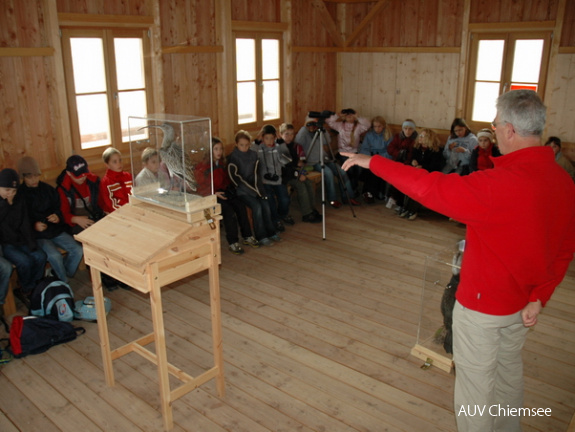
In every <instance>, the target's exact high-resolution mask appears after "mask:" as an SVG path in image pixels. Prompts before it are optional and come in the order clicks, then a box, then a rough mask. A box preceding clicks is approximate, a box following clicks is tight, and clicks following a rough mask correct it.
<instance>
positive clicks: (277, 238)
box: [270, 233, 282, 242]
mask: <svg viewBox="0 0 575 432" xmlns="http://www.w3.org/2000/svg"><path fill="white" fill-rule="evenodd" d="M270 240H272V241H274V242H281V241H282V239H281V237H280V235H279V233H275V234H274V235H273V236H270Z"/></svg>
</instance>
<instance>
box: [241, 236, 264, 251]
mask: <svg viewBox="0 0 575 432" xmlns="http://www.w3.org/2000/svg"><path fill="white" fill-rule="evenodd" d="M244 244H245V245H246V246H251V247H253V248H259V247H260V242H259V241H257V240H256V238H255V237H254V236H250V237H246V238H244Z"/></svg>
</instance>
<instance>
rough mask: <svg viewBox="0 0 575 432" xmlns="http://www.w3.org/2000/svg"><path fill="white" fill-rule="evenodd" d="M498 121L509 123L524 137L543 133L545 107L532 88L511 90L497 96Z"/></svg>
mask: <svg viewBox="0 0 575 432" xmlns="http://www.w3.org/2000/svg"><path fill="white" fill-rule="evenodd" d="M496 107H497V114H498V116H499V121H500V122H507V123H511V124H512V125H513V127H514V128H515V131H516V132H517V133H518V134H519V135H521V136H524V137H527V136H538V137H540V136H541V135H542V134H543V129H544V128H545V117H546V111H547V107H546V106H545V105H543V102H542V101H541V99H540V98H539V96H538V95H537V93H536V92H534V91H533V90H511V91H508V92H507V93H503V94H502V95H501V96H499V97H498V98H497V103H496Z"/></svg>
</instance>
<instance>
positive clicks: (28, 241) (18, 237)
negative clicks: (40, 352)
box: [0, 148, 132, 314]
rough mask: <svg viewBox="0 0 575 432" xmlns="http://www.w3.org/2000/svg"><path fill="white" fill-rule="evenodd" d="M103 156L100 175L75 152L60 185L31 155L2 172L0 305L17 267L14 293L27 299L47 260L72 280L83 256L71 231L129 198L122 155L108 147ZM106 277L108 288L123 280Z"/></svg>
mask: <svg viewBox="0 0 575 432" xmlns="http://www.w3.org/2000/svg"><path fill="white" fill-rule="evenodd" d="M102 157H103V160H104V162H105V164H106V166H107V171H106V174H105V176H104V177H103V178H102V180H100V179H99V178H98V176H96V175H95V174H93V173H91V172H90V171H89V169H88V164H87V162H86V160H85V159H84V158H83V157H81V156H78V155H73V156H70V157H69V158H68V160H67V161H66V168H65V169H64V170H63V171H62V172H61V174H60V175H59V176H58V178H57V180H56V183H57V187H56V188H54V187H53V186H51V185H49V184H48V183H45V182H43V181H41V180H40V178H41V175H42V172H41V170H40V166H39V164H38V162H37V161H36V160H35V159H34V158H33V157H31V156H25V157H23V158H21V159H20V160H19V161H18V163H17V171H16V170H14V169H11V168H6V169H3V170H2V171H0V245H1V247H2V254H1V257H0V305H2V304H4V301H5V298H6V293H7V289H8V284H9V280H10V276H11V274H12V270H13V267H15V268H16V272H17V273H18V280H19V282H20V288H19V291H17V292H16V294H17V295H19V296H20V297H21V298H23V299H26V298H27V297H28V296H29V295H30V294H31V293H32V291H33V290H34V287H35V286H36V284H37V283H38V281H39V280H40V279H42V277H44V275H45V269H46V263H49V264H50V268H51V272H52V273H53V275H54V276H55V277H57V278H58V279H59V280H61V281H64V282H68V280H69V278H70V277H72V276H73V275H74V274H75V273H76V270H77V269H78V266H79V264H80V262H81V261H82V257H83V250H82V245H81V244H80V243H79V242H77V241H76V240H75V239H74V237H73V235H74V234H77V233H79V232H81V231H82V230H84V229H86V228H88V227H89V226H91V225H92V224H94V223H95V222H97V221H98V220H99V219H101V218H102V217H104V216H105V215H106V214H108V213H111V212H113V211H114V210H116V209H117V208H119V207H120V206H122V205H124V204H126V203H127V202H128V199H129V198H128V197H129V195H130V194H131V188H132V176H131V174H130V173H128V172H126V171H124V170H123V165H122V155H121V154H120V152H119V151H118V150H117V149H114V148H108V149H106V150H105V151H104V153H103V156H102ZM62 251H64V253H62ZM103 280H104V282H105V284H106V286H107V288H108V289H115V288H117V285H120V283H119V282H118V281H114V280H113V279H111V278H108V279H106V278H105V277H103ZM124 287H125V286H124ZM2 313H3V307H0V314H2Z"/></svg>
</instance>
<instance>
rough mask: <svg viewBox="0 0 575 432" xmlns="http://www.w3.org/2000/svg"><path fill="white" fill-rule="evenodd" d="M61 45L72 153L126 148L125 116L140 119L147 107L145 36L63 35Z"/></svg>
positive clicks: (124, 33)
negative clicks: (105, 148)
mask: <svg viewBox="0 0 575 432" xmlns="http://www.w3.org/2000/svg"><path fill="white" fill-rule="evenodd" d="M62 43H63V52H64V64H65V71H66V85H67V90H68V104H69V107H70V117H71V118H70V121H71V125H72V140H73V143H74V149H75V151H77V152H78V153H80V154H84V155H86V154H87V155H90V154H96V153H101V147H103V146H109V145H112V146H114V147H116V148H120V149H121V148H127V146H123V145H122V144H123V143H126V142H127V141H128V138H129V131H128V116H131V115H134V116H145V115H147V113H148V106H151V103H150V100H149V97H150V95H149V93H150V92H148V91H147V88H148V87H149V85H148V83H147V81H146V73H145V71H146V69H148V70H149V68H148V67H147V65H146V62H145V59H146V58H149V55H146V54H145V53H147V52H149V47H148V39H147V35H146V32H145V31H144V30H125V29H122V30H119V29H118V30H112V29H88V30H77V29H66V30H63V31H62ZM132 134H133V132H132Z"/></svg>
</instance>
